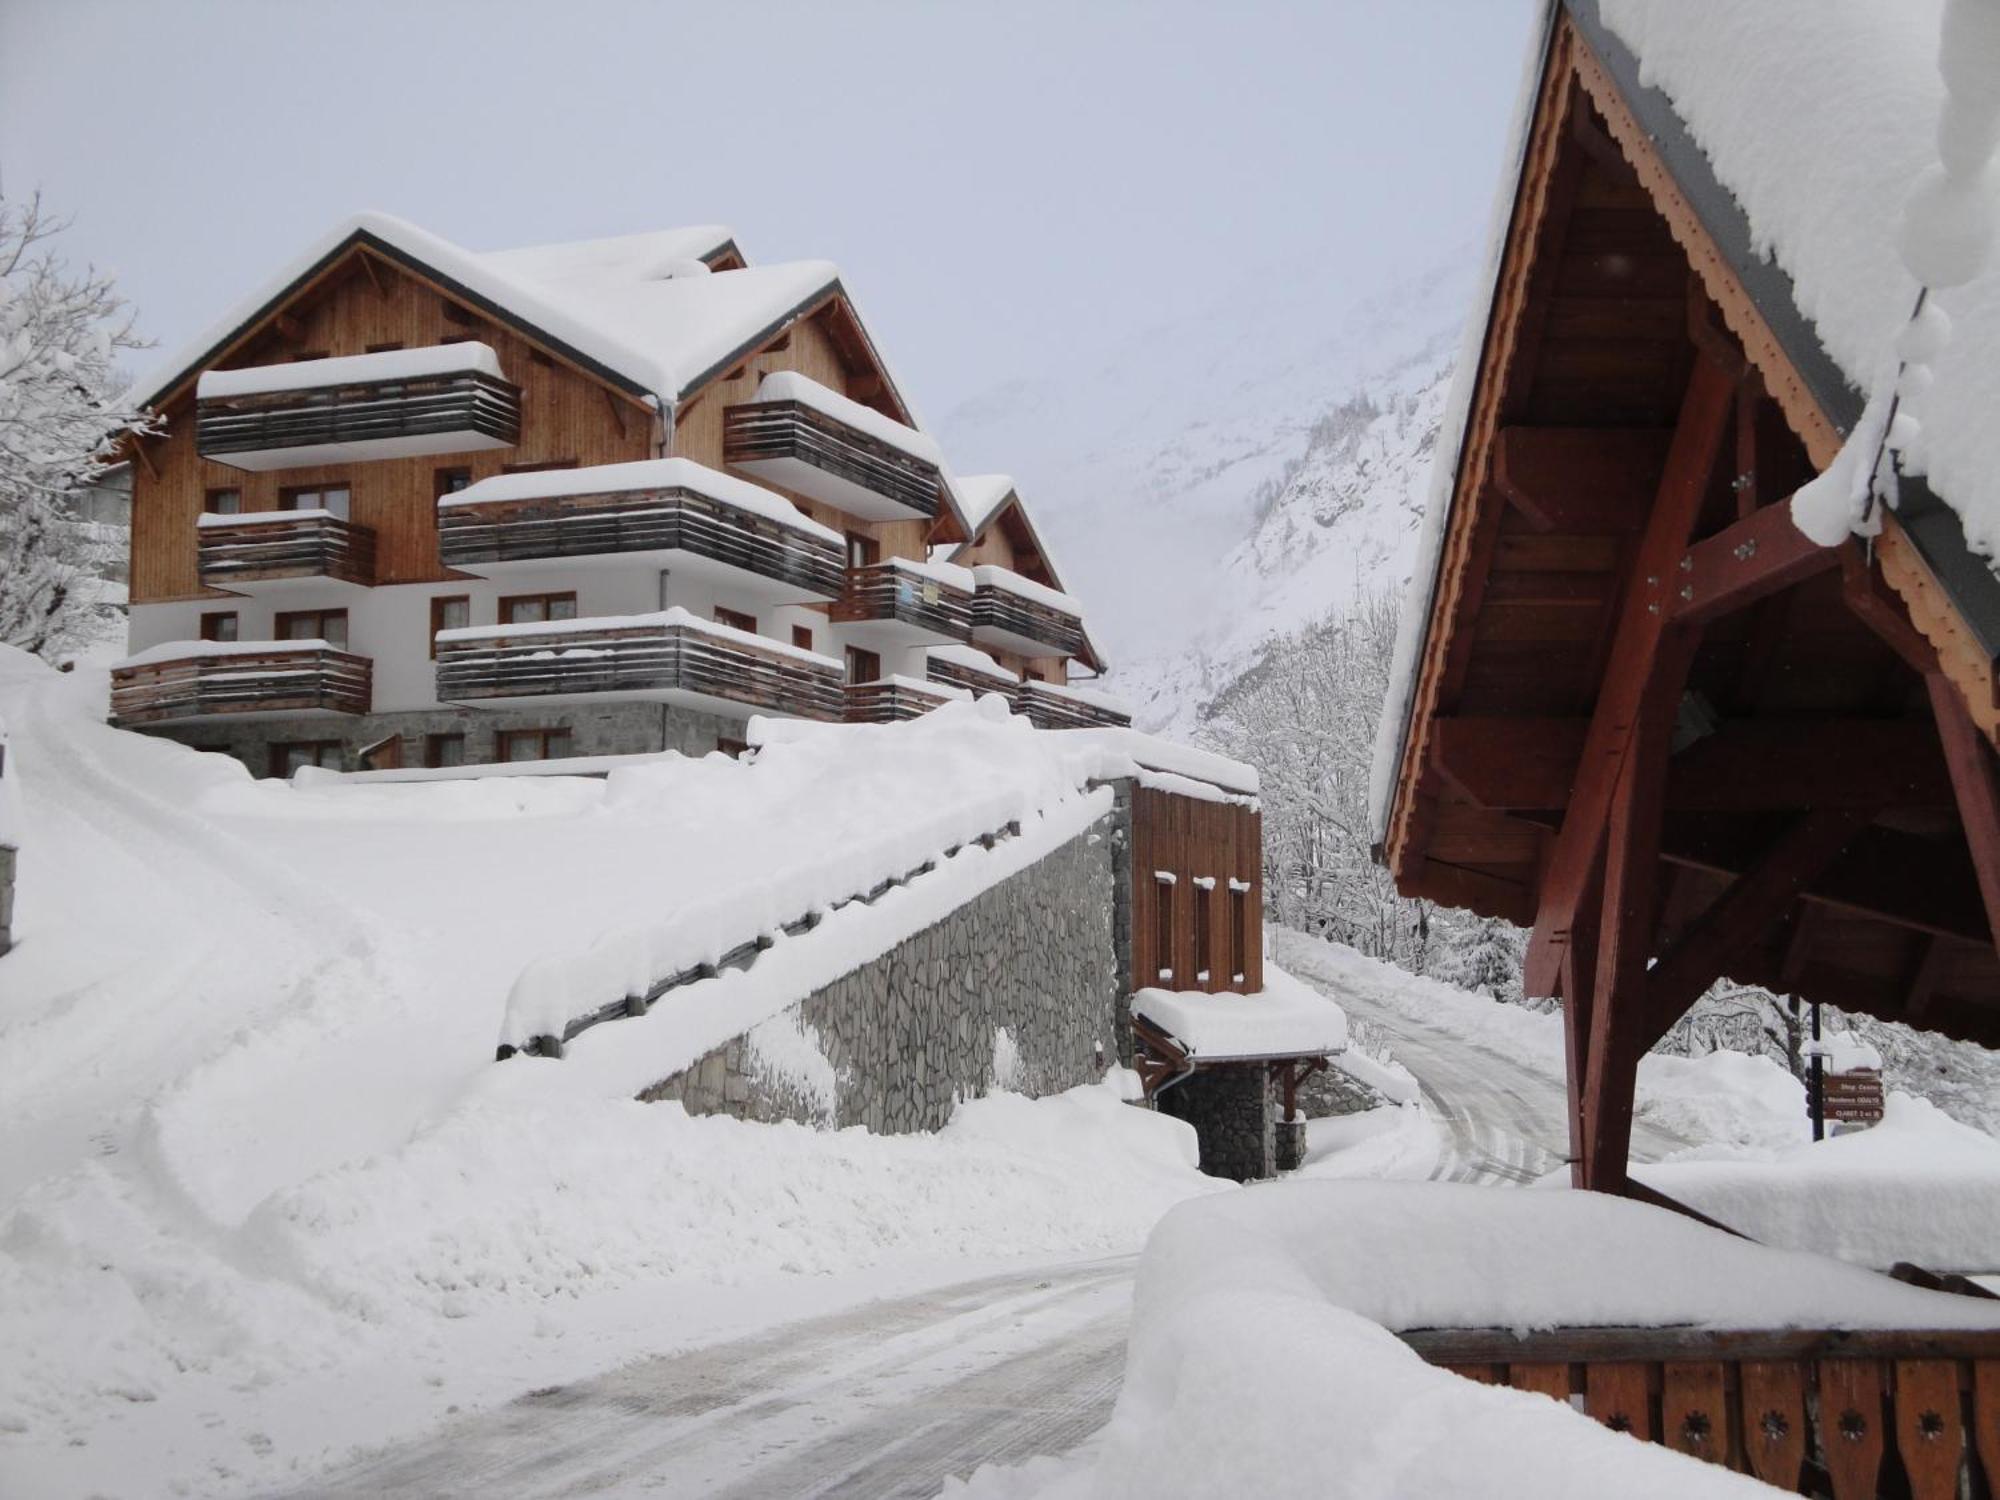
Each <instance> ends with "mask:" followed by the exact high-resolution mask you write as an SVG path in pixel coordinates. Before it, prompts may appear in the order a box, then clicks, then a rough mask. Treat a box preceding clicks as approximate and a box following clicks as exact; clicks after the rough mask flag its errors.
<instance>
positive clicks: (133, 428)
mask: <svg viewBox="0 0 2000 1500" xmlns="http://www.w3.org/2000/svg"><path fill="white" fill-rule="evenodd" d="M66 227H68V226H67V221H66V220H63V219H58V218H53V217H51V216H50V215H49V214H48V213H47V212H46V211H45V210H44V209H43V207H42V200H41V195H40V194H39V193H37V194H36V195H35V196H34V197H32V198H30V199H29V200H28V201H27V202H26V203H16V204H9V203H7V202H6V201H4V200H0V641H4V642H6V643H7V644H9V645H13V646H18V647H20V648H21V649H23V650H26V651H32V652H35V653H37V654H38V655H42V656H47V657H54V656H56V655H57V654H59V653H61V652H64V651H68V650H72V649H74V648H75V647H77V646H79V645H81V644H83V643H84V642H85V641H86V640H87V639H88V637H89V635H90V634H91V631H92V627H93V624H94V619H95V614H94V612H95V606H96V602H97V587H96V575H97V573H98V572H99V570H100V568H101V565H102V563H103V561H104V559H103V557H102V556H101V551H100V549H101V546H102V544H101V542H99V541H98V540H97V539H96V537H95V536H94V535H93V533H92V529H91V528H90V527H89V525H88V524H87V523H86V522H85V520H84V518H83V516H82V515H81V513H80V501H81V498H82V492H83V490H84V489H85V488H86V487H87V486H89V485H90V484H91V483H92V482H93V481H95V480H97V479H98V478H100V477H101V476H102V475H103V473H104V471H105V470H106V469H107V468H108V467H110V464H111V461H112V457H113V454H114V453H115V450H116V448H117V446H118V444H119V442H120V440H121V439H122V438H123V437H124V436H126V435H127V434H130V433H137V432H142V431H148V430H150V428H149V427H148V422H147V418H146V417H145V415H144V414H143V413H141V412H139V411H137V410H134V409H133V408H132V407H131V406H130V405H129V404H128V403H127V402H126V401H125V400H124V394H125V389H126V387H125V384H124V382H123V381H122V380H121V379H120V377H119V374H118V370H117V367H116V364H115V362H114V361H115V358H116V353H117V351H118V350H120V349H137V348H142V347H144V345H143V344H142V342H141V341H140V340H138V339H136V338H134V337H133V334H132V319H131V315H130V313H129V312H128V310H127V309H126V306H125V304H124V302H123V301H122V300H121V299H120V298H119V297H118V295H117V293H116V292H115V291H114V290H113V289H112V283H111V278H110V277H108V276H103V275H100V274H99V273H98V272H97V271H96V269H95V268H94V267H90V268H86V269H85V270H83V271H82V272H80V273H79V272H75V271H72V270H70V269H69V268H68V267H67V266H66V265H65V264H64V262H63V261H62V259H61V257H60V256H59V255H57V253H56V251H55V249H54V246H53V244H52V243H51V242H52V241H53V240H54V239H55V238H56V236H58V235H59V234H61V232H62V231H63V230H64V229H65V228H66Z"/></svg>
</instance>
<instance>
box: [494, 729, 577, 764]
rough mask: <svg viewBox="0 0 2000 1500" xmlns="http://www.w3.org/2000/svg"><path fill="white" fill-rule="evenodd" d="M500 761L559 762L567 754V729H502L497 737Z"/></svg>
mask: <svg viewBox="0 0 2000 1500" xmlns="http://www.w3.org/2000/svg"><path fill="white" fill-rule="evenodd" d="M498 746H499V750H500V759H502V760H508V761H523V760H560V759H561V758H562V757H563V756H565V755H567V754H569V731H568V730H567V729H503V730H501V731H500V734H499V736H498Z"/></svg>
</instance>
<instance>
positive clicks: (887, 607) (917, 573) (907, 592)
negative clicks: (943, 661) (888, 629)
mask: <svg viewBox="0 0 2000 1500" xmlns="http://www.w3.org/2000/svg"><path fill="white" fill-rule="evenodd" d="M827 615H828V618H830V619H831V620H832V621H833V622H834V623H835V624H836V625H871V624H872V625H889V626H900V627H903V628H902V630H900V631H898V632H896V633H897V634H900V635H902V636H904V637H906V638H907V639H909V640H912V641H917V640H925V639H928V640H936V641H969V640H970V639H971V638H972V592H971V590H969V589H964V588H960V587H958V586H956V585H955V584H952V583H948V582H946V581H944V580H943V579H941V578H938V577H936V576H934V575H933V574H931V573H929V572H927V571H924V570H920V569H918V568H914V567H912V566H911V565H910V564H909V563H907V562H904V561H902V560H900V559H897V558H891V559H890V560H889V561H887V562H880V563H870V564H868V565H867V566H866V567H861V568H850V569H848V571H847V581H846V585H845V586H844V587H843V588H842V589H841V591H840V598H839V599H838V600H836V601H835V602H834V604H833V606H832V608H830V609H829V610H828V611H827Z"/></svg>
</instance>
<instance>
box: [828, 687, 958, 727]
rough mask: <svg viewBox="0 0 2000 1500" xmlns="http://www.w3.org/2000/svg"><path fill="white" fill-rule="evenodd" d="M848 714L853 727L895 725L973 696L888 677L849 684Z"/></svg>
mask: <svg viewBox="0 0 2000 1500" xmlns="http://www.w3.org/2000/svg"><path fill="white" fill-rule="evenodd" d="M846 693H847V711H846V713H845V715H844V717H845V718H846V720H847V722H848V723H850V724H894V723H898V722H899V721H901V720H903V719H920V718H922V717H923V716H924V715H925V714H927V713H929V712H930V711H931V710H932V709H934V708H941V707H943V706H944V705H945V704H947V703H950V702H952V701H953V700H955V699H957V700H963V699H965V698H966V697H968V696H970V695H969V694H967V693H965V692H964V691H962V690H960V689H957V688H948V687H945V686H943V685H941V684H938V683H923V682H919V681H917V680H916V679H914V678H910V677H884V678H882V679H881V680H880V681H877V682H850V683H848V684H847V688H846Z"/></svg>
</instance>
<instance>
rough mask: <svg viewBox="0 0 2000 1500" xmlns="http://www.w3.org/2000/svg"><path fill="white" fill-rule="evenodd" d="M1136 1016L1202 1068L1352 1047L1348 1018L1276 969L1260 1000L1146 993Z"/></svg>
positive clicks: (1135, 1005)
mask: <svg viewBox="0 0 2000 1500" xmlns="http://www.w3.org/2000/svg"><path fill="white" fill-rule="evenodd" d="M1132 1011H1133V1014H1135V1015H1139V1016H1144V1017H1145V1018H1146V1019H1147V1020H1148V1021H1151V1022H1152V1023H1153V1024H1154V1025H1155V1026H1157V1027H1159V1028H1160V1030H1162V1031H1164V1032H1165V1033H1166V1034H1167V1035H1168V1036H1170V1037H1172V1038H1173V1039H1174V1040H1175V1041H1176V1042H1178V1043H1180V1045H1181V1046H1182V1047H1183V1048H1185V1049H1186V1050H1187V1053H1188V1055H1189V1056H1190V1057H1193V1058H1196V1059H1198V1060H1199V1061H1202V1062H1217V1061H1221V1060H1223V1059H1227V1058H1252V1057H1321V1056H1324V1055H1326V1054H1327V1053H1331V1052H1339V1051H1340V1050H1342V1049H1343V1048H1344V1047H1346V1046H1347V1016H1346V1013H1345V1012H1343V1011H1342V1010H1341V1008H1340V1007H1339V1006H1338V1005H1336V1004H1334V1003H1333V1002H1332V1001H1331V1000H1329V999H1327V998H1326V996H1324V995H1322V994H1320V992H1319V991H1318V990H1315V989H1312V988H1310V987H1309V986H1307V985H1303V984H1300V983H1299V982H1298V981H1297V980H1296V979H1294V978H1292V976H1291V975H1289V974H1287V973H1285V972H1284V971H1283V970H1281V969H1279V968H1278V967H1277V966H1276V965H1267V966H1266V967H1265V970H1264V988H1263V989H1261V990H1259V991H1257V992H1256V993H1255V994H1251V995H1242V994H1231V993H1226V992H1225V993H1218V994H1206V993H1203V992H1202V991H1199V990H1180V991H1175V990H1162V989H1142V990H1140V991H1139V992H1138V993H1137V994H1135V995H1134V996H1133V997H1132Z"/></svg>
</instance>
